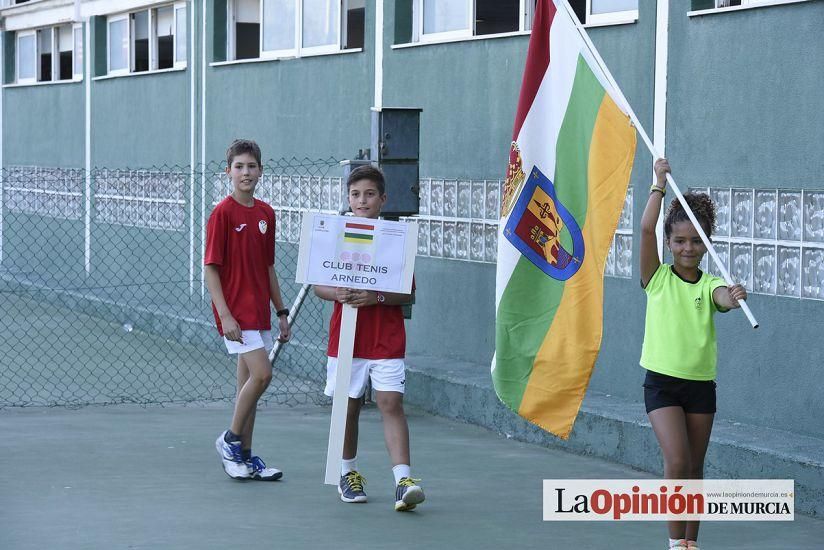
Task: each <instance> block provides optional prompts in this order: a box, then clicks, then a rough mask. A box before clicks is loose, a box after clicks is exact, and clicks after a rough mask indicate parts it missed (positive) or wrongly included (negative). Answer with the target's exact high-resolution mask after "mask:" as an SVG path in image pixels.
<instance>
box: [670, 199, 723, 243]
mask: <svg viewBox="0 0 824 550" xmlns="http://www.w3.org/2000/svg"><path fill="white" fill-rule="evenodd" d="M684 198H685V199H686V200H687V204H688V205H690V208H691V209H692V213H693V214H695V218H696V219H697V220H698V223H700V224H701V227H703V229H704V232H705V233H706V234H707V237H710V236H712V232H713V230H714V229H715V204H713V202H712V199H710V197H709V195H707V194H706V193H693V192H689V193H684ZM683 221H689V217H688V216H687V212H686V211H685V210H684V207H683V206H681V202H680V201H679V200H678V199H677V198H674V199H672V202H671V203H670V205H669V208H668V209H667V214H666V215H665V216H664V235H666V237H667V239H669V238H670V233H672V226H673V224H676V223H678V222H683Z"/></svg>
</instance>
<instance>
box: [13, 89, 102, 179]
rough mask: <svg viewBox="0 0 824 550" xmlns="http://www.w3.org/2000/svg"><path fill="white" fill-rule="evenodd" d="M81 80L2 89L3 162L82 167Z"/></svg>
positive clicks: (82, 108) (82, 99)
mask: <svg viewBox="0 0 824 550" xmlns="http://www.w3.org/2000/svg"><path fill="white" fill-rule="evenodd" d="M84 94H85V91H84V89H83V84H82V83H74V82H70V83H63V84H44V85H37V86H20V87H11V88H5V89H4V90H3V163H4V164H5V165H6V166H10V165H15V164H18V165H27V166H29V165H30V166H60V167H63V168H82V167H83V166H84V163H85V156H84V155H85V153H84V132H85V128H86V122H85V118H84V107H83V105H84V97H85V95H84Z"/></svg>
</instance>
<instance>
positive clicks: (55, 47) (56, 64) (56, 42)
mask: <svg viewBox="0 0 824 550" xmlns="http://www.w3.org/2000/svg"><path fill="white" fill-rule="evenodd" d="M61 27H68V28H69V36H70V37H71V42H70V43H71V49H70V50H69V51H70V52H71V54H72V74H71V76H70V77H69V78H60V54H61V53H62V52H63V51H64V50H61V49H60V28H61ZM51 70H52V78H51V82H69V81H73V80H74V25H73V24H72V23H63V24H61V25H55V26H53V27H52V68H51Z"/></svg>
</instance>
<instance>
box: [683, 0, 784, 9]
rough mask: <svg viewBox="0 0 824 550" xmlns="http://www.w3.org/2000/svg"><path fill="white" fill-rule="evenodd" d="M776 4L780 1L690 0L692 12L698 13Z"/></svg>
mask: <svg viewBox="0 0 824 550" xmlns="http://www.w3.org/2000/svg"><path fill="white" fill-rule="evenodd" d="M777 3H780V0H778V1H777V0H692V5H691V8H692V10H693V11H699V10H712V9H719V8H734V7H738V6H742V7H746V6H750V7H753V6H768V5H770V4H777Z"/></svg>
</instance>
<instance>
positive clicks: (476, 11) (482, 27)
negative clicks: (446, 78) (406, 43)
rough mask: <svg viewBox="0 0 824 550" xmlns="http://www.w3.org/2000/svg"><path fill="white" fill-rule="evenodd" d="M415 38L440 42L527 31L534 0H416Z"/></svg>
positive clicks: (532, 12) (415, 39) (414, 10)
mask: <svg viewBox="0 0 824 550" xmlns="http://www.w3.org/2000/svg"><path fill="white" fill-rule="evenodd" d="M412 9H413V23H412V26H413V40H414V41H420V42H438V41H442V40H450V39H456V38H468V37H471V36H481V35H487V34H500V33H507V32H518V31H527V30H529V29H530V28H531V26H532V16H533V14H534V11H535V1H534V0H415V3H414V4H413V8H412Z"/></svg>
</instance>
